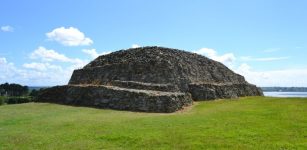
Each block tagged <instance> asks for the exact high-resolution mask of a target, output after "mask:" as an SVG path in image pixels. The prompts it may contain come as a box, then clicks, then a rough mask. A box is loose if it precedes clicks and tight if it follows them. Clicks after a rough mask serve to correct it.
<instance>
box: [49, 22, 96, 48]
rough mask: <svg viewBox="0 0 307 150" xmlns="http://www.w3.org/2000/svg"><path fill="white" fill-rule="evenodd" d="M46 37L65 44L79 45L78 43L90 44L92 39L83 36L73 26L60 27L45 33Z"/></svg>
mask: <svg viewBox="0 0 307 150" xmlns="http://www.w3.org/2000/svg"><path fill="white" fill-rule="evenodd" d="M46 36H47V37H48V39H50V40H53V41H57V42H59V43H61V44H63V45H65V46H80V45H91V44H93V41H92V40H91V39H90V38H88V37H85V35H84V33H82V32H81V31H79V29H77V28H74V27H69V28H65V27H60V28H56V29H54V30H53V31H51V32H49V33H46Z"/></svg>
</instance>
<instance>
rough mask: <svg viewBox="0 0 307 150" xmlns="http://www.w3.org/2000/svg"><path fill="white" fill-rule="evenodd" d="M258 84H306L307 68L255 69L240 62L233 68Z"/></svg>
mask: <svg viewBox="0 0 307 150" xmlns="http://www.w3.org/2000/svg"><path fill="white" fill-rule="evenodd" d="M234 71H235V72H237V73H239V74H241V75H243V76H244V77H245V79H246V80H247V81H248V82H250V83H253V84H256V85H258V86H306V85H307V78H306V76H307V69H282V70H270V71H255V70H253V68H252V67H251V66H249V65H248V64H245V63H244V64H241V65H240V66H239V67H238V68H236V69H235V70H234Z"/></svg>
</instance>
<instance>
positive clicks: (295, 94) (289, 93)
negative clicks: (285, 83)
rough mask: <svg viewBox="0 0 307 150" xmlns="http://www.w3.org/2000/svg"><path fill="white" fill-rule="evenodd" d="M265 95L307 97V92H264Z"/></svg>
mask: <svg viewBox="0 0 307 150" xmlns="http://www.w3.org/2000/svg"><path fill="white" fill-rule="evenodd" d="M263 94H264V96H271V97H307V92H263Z"/></svg>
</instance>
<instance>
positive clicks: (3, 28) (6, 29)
mask: <svg viewBox="0 0 307 150" xmlns="http://www.w3.org/2000/svg"><path fill="white" fill-rule="evenodd" d="M1 30H2V31H3V32H14V28H13V27H11V26H9V25H7V26H2V27H1Z"/></svg>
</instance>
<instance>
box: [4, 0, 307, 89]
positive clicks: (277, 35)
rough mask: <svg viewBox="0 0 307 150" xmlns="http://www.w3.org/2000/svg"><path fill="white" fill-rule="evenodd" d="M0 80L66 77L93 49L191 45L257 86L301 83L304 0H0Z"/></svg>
mask: <svg viewBox="0 0 307 150" xmlns="http://www.w3.org/2000/svg"><path fill="white" fill-rule="evenodd" d="M0 3H1V4H0V27H1V30H0V41H1V44H0V83H3V82H15V83H20V84H26V85H32V86H41V85H43V86H44V85H58V84H66V83H67V82H68V80H69V78H70V75H71V73H72V71H73V69H76V68H81V67H82V66H83V65H84V64H86V63H88V62H89V61H90V60H92V59H94V58H95V57H96V56H98V55H99V54H105V53H108V52H111V51H115V50H119V49H127V48H130V47H132V46H152V45H158V46H164V47H171V48H178V49H184V50H188V51H191V52H197V53H199V54H202V55H205V56H207V57H210V58H212V59H215V60H217V61H220V62H222V63H224V64H225V65H227V66H228V67H229V68H231V69H232V70H234V71H235V72H237V73H240V74H242V75H244V76H245V77H246V79H247V80H248V81H249V82H251V83H253V84H256V85H259V86H307V78H306V76H307V61H306V59H305V57H306V56H307V55H306V53H307V34H306V33H307V9H306V7H307V1H304V0H296V1H293V0H255V1H252V0H250V1H246V0H242V1H238V0H237V1H236V0H234V1H229V0H224V1H223V0H219V1H216V0H212V1H206V0H193V1H186V0H167V1H166V0H163V1H162V0H155V1H144V0H130V1H124V0H121V1H120V0H108V1H107V0H99V1H98V0H91V1H73V0H61V1H57V0H53V1H49V2H47V1H39V0H27V1H17V0H1V1H0Z"/></svg>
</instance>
